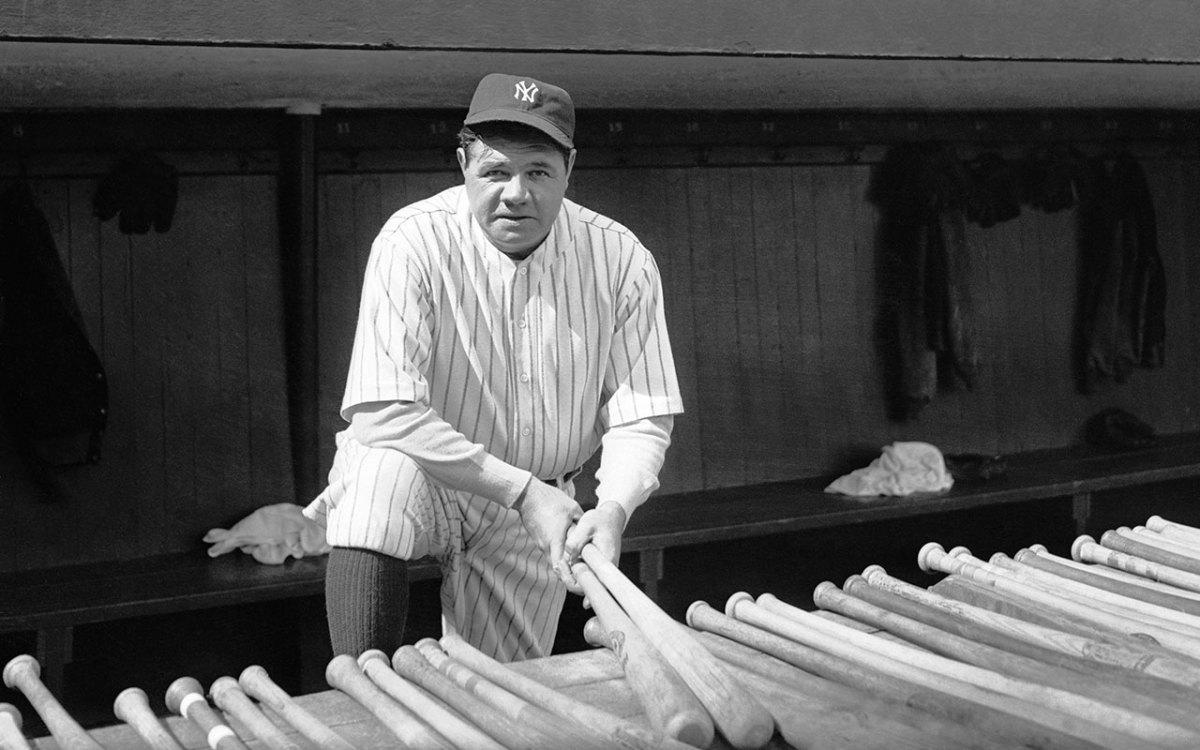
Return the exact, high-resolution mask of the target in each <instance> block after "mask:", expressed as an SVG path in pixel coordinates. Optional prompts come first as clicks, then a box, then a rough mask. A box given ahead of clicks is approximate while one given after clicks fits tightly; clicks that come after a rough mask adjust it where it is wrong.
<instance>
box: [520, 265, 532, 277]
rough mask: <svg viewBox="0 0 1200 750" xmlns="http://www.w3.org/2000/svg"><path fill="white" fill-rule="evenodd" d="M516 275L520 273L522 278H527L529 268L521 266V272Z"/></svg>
mask: <svg viewBox="0 0 1200 750" xmlns="http://www.w3.org/2000/svg"><path fill="white" fill-rule="evenodd" d="M518 273H520V274H521V275H522V276H528V275H529V266H521V270H520V271H518Z"/></svg>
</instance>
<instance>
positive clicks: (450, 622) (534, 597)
mask: <svg viewBox="0 0 1200 750" xmlns="http://www.w3.org/2000/svg"><path fill="white" fill-rule="evenodd" d="M355 447H356V448H357V450H356V451H352V452H354V453H359V455H356V456H353V457H348V458H350V459H351V460H350V461H349V462H348V463H349V464H350V465H353V467H354V468H353V469H352V470H350V471H346V469H349V468H350V467H349V466H347V465H345V464H343V465H341V466H338V465H335V466H334V468H333V472H332V473H331V475H330V480H331V481H330V487H329V488H327V489H326V491H325V493H322V494H323V495H324V498H323V499H324V501H325V502H324V503H323V506H324V508H325V513H326V518H325V523H326V527H327V528H326V536H327V539H328V541H329V543H330V544H331V545H333V546H336V547H358V548H364V549H371V550H376V551H378V552H382V553H384V554H387V555H391V556H393V557H397V558H400V559H402V560H416V559H419V558H422V557H426V556H432V557H434V558H436V559H437V560H438V561H439V563H440V564H441V567H442V588H441V605H442V626H443V628H444V629H447V628H453V629H454V630H455V631H457V632H458V633H459V634H460V635H462V636H463V638H465V639H466V640H467V641H468V642H469V643H471V644H472V645H474V646H475V647H477V648H479V649H480V650H481V651H483V652H484V653H486V654H489V655H491V656H493V657H495V658H496V659H499V660H501V661H513V660H518V659H527V658H533V657H537V656H546V655H549V654H550V651H551V648H552V647H553V645H554V636H555V633H556V631H557V629H558V618H559V615H560V614H561V613H562V607H563V601H564V599H565V598H566V586H565V585H563V583H562V581H561V580H560V579H559V578H558V576H557V575H555V573H554V571H553V570H552V569H551V568H550V563H549V560H548V559H547V558H546V555H545V554H544V553H543V552H542V550H541V549H539V548H538V547H537V545H535V544H534V542H533V540H532V539H531V538H530V536H529V534H528V533H527V532H526V531H525V526H524V525H523V524H522V523H521V518H520V515H519V514H518V513H517V512H516V511H513V510H509V509H507V508H505V507H503V506H501V505H500V504H498V503H495V502H492V501H490V500H486V499H484V498H482V497H479V496H477V495H472V494H470V493H466V492H461V491H456V490H450V489H447V488H445V487H444V486H442V485H440V484H438V483H436V482H434V481H432V480H429V479H428V478H427V477H426V475H425V473H424V472H423V471H422V470H421V468H420V467H419V466H418V465H417V464H416V462H414V461H413V460H412V459H411V458H409V457H408V456H406V455H404V454H403V453H400V452H399V451H396V450H391V449H387V448H369V447H365V446H361V445H357V446H355ZM341 454H342V451H339V456H338V458H339V459H341V458H343V456H342V455H341ZM336 463H341V461H337V462H335V464H336ZM335 488H336V489H335ZM562 489H563V490H564V491H566V492H567V493H568V494H571V495H573V494H574V487H573V485H572V484H571V483H570V482H567V483H566V485H565V486H563V487H562ZM334 494H336V495H337V497H333V495H334ZM320 499H322V498H319V500H320ZM317 505H320V504H319V503H314V506H317Z"/></svg>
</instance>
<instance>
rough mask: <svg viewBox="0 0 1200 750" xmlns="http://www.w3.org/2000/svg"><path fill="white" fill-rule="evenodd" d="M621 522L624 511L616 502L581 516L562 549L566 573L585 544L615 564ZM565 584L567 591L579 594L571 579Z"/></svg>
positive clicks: (568, 534) (602, 504)
mask: <svg viewBox="0 0 1200 750" xmlns="http://www.w3.org/2000/svg"><path fill="white" fill-rule="evenodd" d="M625 521H626V517H625V509H624V508H623V507H621V505H620V504H619V503H613V502H608V503H601V504H600V505H598V506H596V507H595V508H592V509H591V510H589V511H587V512H586V513H584V514H583V515H582V516H581V517H580V518H579V520H578V521H577V522H576V523H575V525H574V526H573V527H571V530H570V531H569V532H568V533H567V541H566V544H565V545H564V548H563V555H564V559H565V560H566V563H567V565H566V568H567V570H570V567H571V563H573V562H575V561H576V560H578V559H579V553H580V552H581V551H582V550H583V547H584V545H585V544H587V543H588V542H591V543H592V544H594V545H596V549H597V550H599V551H600V554H602V555H604V556H605V557H606V558H608V559H609V560H611V561H612V562H613V564H614V565H616V564H617V563H619V562H620V558H621V534H622V533H623V532H624V531H625ZM568 575H569V574H568ZM566 583H567V588H568V589H570V590H571V592H573V593H576V594H582V593H583V589H581V588H580V587H579V584H578V583H577V582H576V581H575V580H574V576H571V578H570V580H567V581H566Z"/></svg>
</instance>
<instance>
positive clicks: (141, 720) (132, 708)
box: [113, 687, 183, 750]
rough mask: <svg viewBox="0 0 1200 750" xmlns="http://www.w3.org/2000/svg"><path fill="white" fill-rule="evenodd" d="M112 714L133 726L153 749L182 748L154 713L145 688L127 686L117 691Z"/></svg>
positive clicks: (170, 749)
mask: <svg viewBox="0 0 1200 750" xmlns="http://www.w3.org/2000/svg"><path fill="white" fill-rule="evenodd" d="M113 714H114V715H116V717H117V718H118V719H120V720H121V721H123V722H125V723H126V724H128V725H129V726H131V727H133V731H135V732H137V734H138V736H139V737H141V738H142V739H143V740H145V741H146V744H147V745H149V746H150V747H151V748H153V750H183V748H182V746H181V745H180V744H179V743H178V742H177V741H176V740H175V736H174V735H173V734H171V733H170V732H169V731H167V728H166V727H164V726H163V725H162V722H160V721H159V720H158V717H157V716H155V715H154V710H153V709H152V708H150V699H149V698H148V697H147V696H146V691H145V690H142V689H141V688H139V687H128V688H125V689H124V690H122V691H121V692H119V693H117V697H116V698H115V699H114V700H113Z"/></svg>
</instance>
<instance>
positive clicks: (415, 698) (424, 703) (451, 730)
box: [358, 649, 503, 750]
mask: <svg viewBox="0 0 1200 750" xmlns="http://www.w3.org/2000/svg"><path fill="white" fill-rule="evenodd" d="M358 666H359V667H360V668H362V671H363V674H365V675H366V676H367V678H368V679H370V680H371V682H374V683H375V685H376V686H377V687H378V688H379V689H380V690H382V691H383V692H385V693H387V694H388V695H389V696H391V697H392V699H394V700H395V701H396V702H397V703H399V704H400V705H402V706H404V707H405V708H407V709H408V710H409V711H412V712H413V713H414V714H416V715H417V716H420V717H421V718H422V719H424V720H425V721H427V722H428V723H429V725H430V726H432V727H433V729H434V731H436V732H437V733H438V734H440V735H442V736H443V737H445V738H446V739H447V740H449V741H450V744H452V745H454V746H455V747H470V748H477V749H478V750H503V745H501V744H500V743H498V742H496V741H495V740H494V739H492V738H491V736H489V735H488V734H486V733H485V732H484V731H483V730H481V729H480V728H479V727H477V726H475V725H474V724H472V723H471V722H469V721H467V720H466V719H465V718H463V717H462V716H461V715H459V714H458V713H456V712H455V711H454V710H453V709H451V708H449V707H448V706H447V705H446V704H445V703H442V702H441V701H439V700H438V699H437V698H434V697H433V696H431V695H430V694H429V693H427V692H425V691H424V690H422V689H421V688H419V687H417V686H416V685H414V684H412V683H411V682H409V681H408V680H406V679H404V678H403V677H401V676H400V675H398V674H396V672H395V671H393V670H392V665H391V662H390V661H388V657H387V654H385V653H384V652H383V651H380V650H379V649H371V650H369V651H364V652H363V653H362V654H360V655H359V657H358Z"/></svg>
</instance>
